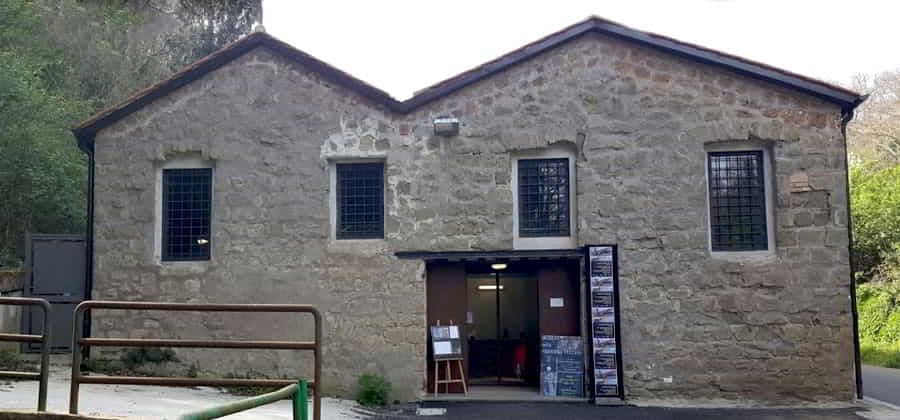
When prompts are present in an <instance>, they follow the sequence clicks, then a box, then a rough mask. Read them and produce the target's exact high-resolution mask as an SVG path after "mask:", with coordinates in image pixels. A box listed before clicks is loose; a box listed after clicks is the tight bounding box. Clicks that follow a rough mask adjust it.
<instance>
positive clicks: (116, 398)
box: [0, 366, 369, 420]
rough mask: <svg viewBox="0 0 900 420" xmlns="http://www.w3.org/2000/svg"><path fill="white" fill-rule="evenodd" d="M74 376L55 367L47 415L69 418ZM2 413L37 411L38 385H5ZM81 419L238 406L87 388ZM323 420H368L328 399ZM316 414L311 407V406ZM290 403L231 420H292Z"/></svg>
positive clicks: (222, 396)
mask: <svg viewBox="0 0 900 420" xmlns="http://www.w3.org/2000/svg"><path fill="white" fill-rule="evenodd" d="M68 373H69V370H68V368H67V367H64V366H51V369H50V384H49V390H48V393H47V394H48V395H47V409H48V410H49V411H52V412H58V413H67V412H68V408H69V385H70V382H69V376H68ZM0 384H2V385H0V408H3V409H29V410H33V409H34V408H35V407H36V406H37V388H38V383H37V381H16V382H0ZM79 394H80V401H79V408H80V410H79V413H81V414H86V415H97V416H109V417H122V418H128V419H154V420H156V419H176V418H177V417H178V416H179V415H181V414H184V413H187V412H191V411H194V410H198V409H202V408H207V407H210V406H214V405H218V404H222V403H226V402H229V401H236V400H240V399H242V398H246V397H237V396H234V395H230V394H227V393H224V392H222V391H221V390H219V389H216V388H206V387H200V388H174V387H157V386H131V385H82V386H81V392H80V393H79ZM322 407H323V408H324V411H323V414H324V416H323V419H327V420H346V419H363V418H366V417H368V414H369V413H368V412H367V411H365V410H363V409H361V408H360V407H358V406H357V405H356V403H355V402H353V401H347V400H339V399H333V398H325V399H323V402H322ZM310 410H312V404H310ZM290 418H291V402H290V401H287V400H285V401H279V402H277V403H275V404H271V405H267V406H264V407H260V408H256V409H254V410H250V411H247V412H245V413H241V414H235V415H232V416H229V417H228V419H236V420H238V419H240V420H251V419H258V420H262V419H290Z"/></svg>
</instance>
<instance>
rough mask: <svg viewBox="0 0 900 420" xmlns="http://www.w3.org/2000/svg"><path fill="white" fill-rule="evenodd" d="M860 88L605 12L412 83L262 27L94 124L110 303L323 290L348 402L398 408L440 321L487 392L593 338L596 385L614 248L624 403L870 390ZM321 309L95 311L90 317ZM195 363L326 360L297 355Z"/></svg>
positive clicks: (243, 367)
mask: <svg viewBox="0 0 900 420" xmlns="http://www.w3.org/2000/svg"><path fill="white" fill-rule="evenodd" d="M863 99H864V98H863V97H861V96H860V95H859V94H857V93H854V92H851V91H848V90H845V89H843V88H840V87H837V86H832V85H829V84H826V83H823V82H821V81H817V80H813V79H809V78H806V77H803V76H800V75H797V74H793V73H789V72H787V71H784V70H780V69H776V68H772V67H769V66H766V65H763V64H760V63H756V62H752V61H749V60H746V59H742V58H739V57H735V56H732V55H728V54H725V53H722V52H718V51H713V50H709V49H706V48H703V47H700V46H696V45H691V44H686V43H683V42H679V41H677V40H673V39H670V38H666V37H663V36H659V35H655V34H650V33H646V32H641V31H637V30H634V29H630V28H627V27H625V26H622V25H619V24H616V23H613V22H609V21H606V20H603V19H599V18H590V19H588V20H586V21H583V22H580V23H577V24H575V25H573V26H570V27H568V28H565V29H563V30H561V31H560V32H557V33H554V34H551V35H549V36H547V37H545V38H542V39H540V40H538V41H536V42H534V43H532V44H529V45H526V46H524V47H522V48H521V49H518V50H516V51H513V52H511V53H509V54H507V55H504V56H502V57H499V58H497V59H496V60H494V61H491V62H489V63H486V64H484V65H482V66H480V67H477V68H474V69H472V70H470V71H468V72H465V73H463V74H460V75H458V76H455V77H453V78H451V79H448V80H445V81H443V82H440V83H438V84H436V85H434V86H431V87H429V88H427V89H424V90H422V91H420V92H419V93H417V94H416V95H415V96H414V97H412V98H410V99H408V100H405V101H398V100H395V99H393V98H391V97H390V96H389V95H388V94H386V93H384V92H382V91H381V90H378V89H377V88H375V87H372V86H370V85H368V84H366V83H364V82H362V81H361V80H359V79H356V78H354V77H353V76H350V75H348V74H347V73H344V72H342V71H340V70H338V69H336V68H334V67H332V66H330V65H328V64H326V63H324V62H322V61H319V60H317V59H316V58H314V57H311V56H309V55H308V54H305V53H303V52H302V51H300V50H297V49H295V48H293V47H292V46H289V45H287V44H285V43H283V42H281V41H278V40H276V39H274V38H273V37H271V36H269V35H266V34H264V33H253V34H251V35H249V36H247V37H245V38H243V39H241V40H239V41H237V42H235V43H234V44H231V45H229V46H227V47H225V48H224V49H222V50H220V51H218V52H216V53H214V54H212V55H210V56H208V57H206V58H204V59H202V60H200V61H198V62H197V63H195V64H193V65H191V66H190V67H188V68H186V69H184V70H183V71H181V72H179V73H177V74H175V75H174V76H172V77H171V78H170V79H168V80H165V81H162V82H160V83H158V84H156V85H154V86H151V87H149V88H147V89H145V90H143V91H141V92H139V93H137V94H136V95H135V96H133V97H131V98H129V99H127V100H126V101H125V102H123V103H121V104H119V105H117V106H115V107H112V108H110V109H108V110H106V111H104V112H102V113H100V114H98V115H96V116H94V117H92V118H91V119H89V120H87V121H85V122H83V123H81V124H80V125H78V126H77V127H76V128H75V129H74V133H75V135H76V137H77V138H78V142H79V145H80V147H81V148H82V149H83V150H84V151H85V152H86V153H87V154H88V156H89V158H90V164H91V190H92V194H91V196H92V201H91V217H92V223H91V230H92V232H91V237H92V249H93V251H92V252H93V259H92V264H91V268H90V269H89V270H90V271H91V275H92V298H94V299H118V300H140V301H144V300H147V301H177V302H182V301H188V302H220V303H244V302H254V303H310V304H315V305H318V307H319V308H320V309H321V310H322V312H323V314H324V337H325V339H324V357H323V363H324V378H323V381H322V382H323V383H322V390H323V392H325V393H326V394H336V395H348V394H350V393H351V392H352V390H353V388H354V386H355V383H356V378H357V377H358V376H359V375H360V374H361V373H364V372H374V373H378V374H381V375H383V376H385V377H386V378H387V379H388V380H390V381H391V382H392V384H393V387H394V391H395V393H396V395H395V396H396V398H398V399H401V400H408V399H414V398H416V397H417V396H420V395H422V392H424V391H425V390H426V389H427V390H429V392H430V391H432V382H431V380H432V379H433V378H432V377H431V376H430V375H429V373H428V372H433V365H432V357H433V351H434V347H433V346H432V339H431V338H430V335H429V328H428V327H429V326H433V325H436V324H438V322H440V323H442V324H447V323H450V322H451V321H452V322H453V323H454V324H456V325H458V326H459V327H458V328H459V329H460V332H459V333H460V335H461V345H462V353H463V357H464V359H465V363H464V365H465V370H466V374H467V377H468V379H469V381H470V385H472V390H473V391H478V388H476V385H478V384H496V383H497V382H498V381H499V382H501V383H514V384H518V385H521V386H523V387H525V388H527V389H529V390H530V391H529V392H538V391H537V386H538V383H539V382H540V376H541V375H540V374H539V373H538V371H539V370H543V368H545V366H544V365H543V364H544V363H545V362H542V359H541V357H542V356H544V354H542V350H541V349H542V341H543V340H545V339H546V336H557V335H558V336H572V337H580V340H581V341H580V343H582V346H583V352H582V353H581V354H583V355H582V356H579V357H581V358H582V359H583V363H582V364H581V366H580V367H579V366H576V368H578V369H583V373H584V374H583V377H582V378H581V379H580V381H581V382H579V383H578V384H577V386H580V387H581V389H579V390H578V391H583V393H582V394H581V395H582V396H583V397H586V398H590V397H592V396H594V395H595V394H596V393H598V391H597V390H598V389H599V387H598V386H599V384H600V382H599V381H601V379H599V378H600V375H601V373H602V372H600V370H599V369H597V366H598V365H597V364H596V363H598V360H599V358H601V354H600V353H601V349H600V348H598V347H599V346H602V345H604V342H603V341H602V340H597V338H598V336H597V334H598V333H597V328H596V324H595V319H597V318H596V317H597V316H600V315H597V314H598V313H599V312H595V311H596V310H597V307H596V304H595V302H594V294H593V292H592V286H595V284H593V283H592V282H591V279H590V278H589V277H590V276H589V275H588V273H591V272H592V271H591V270H592V269H593V268H592V266H591V264H590V263H589V261H588V257H587V256H586V250H587V248H588V246H589V245H608V246H610V247H611V248H613V247H614V250H615V254H614V257H613V258H614V260H613V263H614V266H615V267H616V270H617V273H616V274H617V277H616V283H617V285H616V287H617V293H618V294H617V295H616V299H614V300H617V301H618V306H617V311H616V314H617V315H613V316H614V317H615V322H616V324H615V327H616V328H615V331H614V333H613V337H614V338H615V340H613V341H614V343H613V344H614V347H615V349H614V350H611V352H614V353H616V354H617V355H618V359H617V360H611V361H610V363H611V364H612V366H611V368H612V369H615V370H617V373H616V372H614V373H613V374H612V375H613V379H612V380H611V382H610V383H613V385H615V386H614V387H613V388H615V387H616V386H618V387H622V388H621V391H622V392H624V394H621V395H619V396H623V397H624V398H627V399H645V400H647V399H665V398H680V399H688V400H696V401H700V400H711V399H733V400H759V401H768V402H778V403H781V402H790V401H849V400H851V399H852V398H853V397H854V392H855V390H856V382H855V380H856V374H855V369H854V355H855V353H856V352H855V346H854V337H855V335H854V332H855V327H854V325H855V321H854V317H853V308H852V303H851V302H852V301H851V299H850V296H851V293H852V283H851V281H852V280H851V277H850V268H849V250H848V243H849V241H848V211H847V210H848V200H847V162H846V158H845V156H846V153H845V147H846V139H845V134H844V128H845V126H846V124H847V122H848V121H849V120H850V118H852V113H853V109H854V108H855V107H856V106H857V105H858V104H859V103H860V102H861V101H862V100H863ZM496 264H502V265H500V266H497V265H496ZM504 265H505V267H503V266H504ZM492 266H493V268H492ZM498 267H499V268H503V269H502V270H500V269H499V268H498ZM598 284H599V283H598ZM610 305H612V303H610ZM601 312H602V311H601ZM306 324H308V322H305V320H303V319H292V318H290V317H285V316H283V315H282V316H279V317H272V318H265V317H256V316H252V317H251V316H243V317H234V318H227V319H223V318H221V316H220V315H218V314H217V315H215V316H207V315H197V314H194V315H189V314H179V315H178V316H175V315H162V314H158V313H157V314H153V313H146V314H135V313H130V314H129V313H97V314H96V315H95V316H94V318H93V321H92V329H91V333H92V334H93V335H96V336H113V337H122V336H125V337H173V336H176V337H182V338H188V337H194V338H204V337H219V338H221V337H263V338H270V339H279V338H287V337H302V336H304V335H306V334H309V332H310V330H309V328H308V326H307V325H306ZM544 344H546V343H544ZM610 348H611V349H612V348H613V347H610ZM441 351H443V350H441ZM178 357H179V358H180V359H181V360H183V361H186V362H190V363H194V364H196V365H197V366H198V368H199V369H200V370H201V371H210V372H212V371H214V372H217V374H219V375H221V374H224V373H230V372H236V373H240V372H248V371H249V372H260V373H265V374H268V375H292V376H293V375H308V374H309V370H308V369H309V360H308V359H306V358H305V357H304V356H298V355H297V354H295V353H293V352H264V351H260V352H241V351H229V350H217V351H202V352H200V351H196V352H191V351H187V350H178ZM579 360H581V359H579ZM606 367H607V368H610V366H606ZM441 369H443V368H441ZM441 374H443V373H441ZM577 386H576V387H577ZM451 390H453V389H451ZM613 393H614V394H617V395H618V393H616V392H613Z"/></svg>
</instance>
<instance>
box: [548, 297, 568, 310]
mask: <svg viewBox="0 0 900 420" xmlns="http://www.w3.org/2000/svg"><path fill="white" fill-rule="evenodd" d="M563 306H566V305H565V301H564V300H563V298H550V307H551V308H562V307H563Z"/></svg>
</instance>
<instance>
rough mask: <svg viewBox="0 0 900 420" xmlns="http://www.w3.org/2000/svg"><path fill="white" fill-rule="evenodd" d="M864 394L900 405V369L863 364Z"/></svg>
mask: <svg viewBox="0 0 900 420" xmlns="http://www.w3.org/2000/svg"><path fill="white" fill-rule="evenodd" d="M862 370H863V395H865V396H866V397H872V398H876V399H879V400H881V401H884V402H886V403H891V404H894V405H897V406H900V369H888V368H883V367H878V366H869V365H863V367H862Z"/></svg>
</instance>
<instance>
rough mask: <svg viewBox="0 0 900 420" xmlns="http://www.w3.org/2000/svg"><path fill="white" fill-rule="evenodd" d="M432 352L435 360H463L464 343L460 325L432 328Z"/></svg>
mask: <svg viewBox="0 0 900 420" xmlns="http://www.w3.org/2000/svg"><path fill="white" fill-rule="evenodd" d="M431 350H432V353H433V354H434V360H451V359H462V342H460V340H459V326H458V325H436V326H432V327H431Z"/></svg>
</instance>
